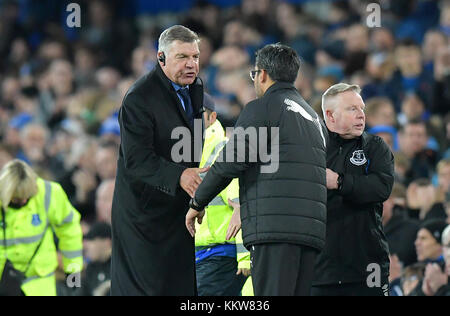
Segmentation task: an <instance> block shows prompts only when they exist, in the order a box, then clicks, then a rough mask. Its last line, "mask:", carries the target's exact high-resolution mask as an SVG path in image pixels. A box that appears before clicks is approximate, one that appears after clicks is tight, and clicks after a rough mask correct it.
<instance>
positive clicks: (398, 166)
mask: <svg viewBox="0 0 450 316" xmlns="http://www.w3.org/2000/svg"><path fill="white" fill-rule="evenodd" d="M410 168H411V161H410V160H409V159H408V157H406V155H405V154H404V153H402V152H396V153H395V154H394V172H395V181H396V182H398V183H401V184H403V185H406V184H407V181H406V180H407V176H408V172H409V170H410Z"/></svg>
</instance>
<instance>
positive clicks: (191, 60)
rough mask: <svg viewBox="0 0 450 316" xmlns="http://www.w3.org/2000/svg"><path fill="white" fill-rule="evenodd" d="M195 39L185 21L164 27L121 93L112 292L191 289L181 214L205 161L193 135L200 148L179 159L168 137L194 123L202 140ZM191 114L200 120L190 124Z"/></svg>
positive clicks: (190, 247) (190, 256)
mask: <svg viewBox="0 0 450 316" xmlns="http://www.w3.org/2000/svg"><path fill="white" fill-rule="evenodd" d="M198 42H199V39H198V37H197V35H196V34H195V33H194V32H192V31H191V30H189V29H187V28H185V27H183V26H180V25H176V26H173V27H171V28H169V29H167V30H165V31H164V32H163V33H162V34H161V36H160V38H159V48H158V60H159V64H158V65H156V67H155V69H154V70H153V71H151V72H150V73H148V74H147V75H145V76H143V77H142V78H140V79H139V80H138V81H136V83H135V84H134V85H133V86H132V87H131V88H130V90H129V91H128V92H127V94H126V96H125V98H124V100H123V104H122V107H121V109H120V114H119V123H120V131H121V146H120V155H119V160H118V169H117V177H116V187H115V191H114V199H113V208H112V229H113V230H112V232H113V234H112V235H113V239H112V242H113V250H112V275H111V294H112V295H196V292H197V291H196V285H195V284H196V282H195V257H194V253H195V251H194V239H193V238H192V237H191V236H190V235H189V233H188V232H187V231H186V229H185V228H184V217H185V215H186V213H187V211H188V204H189V196H193V193H194V192H195V190H196V189H197V187H198V185H199V184H200V182H201V178H200V176H199V173H201V172H204V171H206V169H198V168H197V167H198V162H199V161H200V155H201V146H200V148H198V147H199V146H194V137H188V138H189V140H188V141H187V143H188V145H191V148H194V149H195V148H198V149H199V150H198V151H199V152H194V150H191V148H185V147H183V157H184V158H185V159H184V160H182V161H181V162H180V160H179V159H178V158H179V157H176V155H178V154H179V153H178V152H177V151H176V150H174V148H177V146H174V145H176V144H177V143H179V141H178V140H177V139H174V138H176V135H175V134H177V135H178V134H179V133H178V132H177V131H180V129H181V131H185V132H186V131H187V133H188V134H190V135H188V136H191V135H194V125H195V127H196V128H195V129H196V131H197V132H198V130H200V133H195V136H196V137H195V138H197V139H196V144H198V142H200V144H201V142H202V133H203V131H202V121H201V117H202V104H203V86H202V85H201V84H200V83H199V80H198V79H197V74H198V72H199V54H200V52H199V48H198ZM195 119H200V121H195V124H194V120H195ZM182 134H183V133H182ZM184 134H185V133H184ZM198 134H200V135H198ZM174 135H175V137H174ZM183 141H184V142H186V140H185V139H183ZM196 154H198V157H197V156H196ZM186 155H187V156H186ZM186 157H187V158H186Z"/></svg>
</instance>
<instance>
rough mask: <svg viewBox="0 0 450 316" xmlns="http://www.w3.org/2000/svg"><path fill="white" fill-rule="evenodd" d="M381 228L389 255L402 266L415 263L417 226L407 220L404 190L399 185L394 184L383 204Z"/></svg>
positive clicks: (415, 223)
mask: <svg viewBox="0 0 450 316" xmlns="http://www.w3.org/2000/svg"><path fill="white" fill-rule="evenodd" d="M383 227H384V233H385V235H386V239H387V241H388V244H389V253H390V254H391V255H396V256H397V258H398V260H400V263H401V264H402V265H403V266H408V265H410V264H413V263H414V262H416V261H417V254H416V250H415V247H414V241H415V239H416V236H417V231H418V230H419V224H418V223H417V222H415V221H413V220H410V219H408V218H407V212H406V189H405V187H404V186H403V185H401V184H399V183H394V187H393V188H392V193H391V195H390V197H389V199H387V200H386V201H385V202H384V203H383Z"/></svg>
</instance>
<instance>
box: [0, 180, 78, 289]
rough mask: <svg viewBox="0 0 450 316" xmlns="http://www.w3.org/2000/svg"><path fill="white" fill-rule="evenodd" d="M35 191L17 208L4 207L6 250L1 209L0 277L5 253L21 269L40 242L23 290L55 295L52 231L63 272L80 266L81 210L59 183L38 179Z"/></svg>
mask: <svg viewBox="0 0 450 316" xmlns="http://www.w3.org/2000/svg"><path fill="white" fill-rule="evenodd" d="M37 185H38V193H37V194H36V195H35V196H33V197H32V198H31V199H30V200H29V202H28V204H27V205H25V206H23V207H22V208H20V209H12V208H9V207H7V208H5V211H6V212H5V217H6V253H5V247H4V239H5V236H4V232H3V227H1V225H3V219H2V217H1V213H0V219H2V220H1V221H0V277H1V273H2V272H3V268H4V265H5V256H7V258H8V259H9V261H11V262H12V264H13V265H14V268H15V269H17V270H20V271H22V272H24V270H25V269H26V266H27V264H28V262H29V261H30V258H31V257H32V255H33V253H34V252H35V250H36V249H37V247H38V245H39V243H40V242H41V240H42V244H41V246H40V248H39V250H38V252H37V253H36V255H35V257H34V258H33V260H32V261H31V263H30V266H29V268H28V270H27V271H26V275H25V276H26V279H25V281H24V283H23V285H22V291H23V292H24V293H25V295H27V296H34V295H39V296H52V295H56V283H55V270H56V268H57V266H58V259H57V252H56V246H55V242H54V238H53V232H54V233H55V235H56V237H57V239H58V248H59V251H60V252H61V254H62V262H63V265H64V272H66V273H67V274H72V273H77V272H80V271H81V270H82V268H83V254H82V248H83V234H82V231H81V226H80V214H79V213H78V211H77V210H75V208H74V207H73V206H72V205H71V204H70V202H69V200H68V198H67V195H66V193H65V192H64V190H63V189H62V188H61V186H60V185H59V184H58V183H55V182H48V181H44V180H42V179H38V180H37Z"/></svg>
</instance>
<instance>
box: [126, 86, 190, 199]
mask: <svg viewBox="0 0 450 316" xmlns="http://www.w3.org/2000/svg"><path fill="white" fill-rule="evenodd" d="M144 104H145V103H144V102H143V100H142V99H140V98H139V96H137V95H136V94H129V95H127V96H126V97H125V100H124V102H123V106H122V108H121V110H120V114H119V123H120V134H121V150H122V154H123V159H124V163H125V168H126V169H127V174H128V175H130V176H131V177H132V178H134V179H138V180H139V181H142V182H144V183H147V184H149V185H151V186H153V187H154V188H156V189H158V190H161V191H163V192H164V193H168V194H170V195H172V196H174V195H175V193H176V189H177V187H178V185H179V181H180V177H181V174H182V173H183V171H184V170H185V169H186V167H184V166H182V165H179V164H176V163H173V162H170V161H167V160H166V159H164V158H163V157H161V156H159V155H157V154H156V153H155V149H154V133H155V130H154V129H155V126H154V117H152V115H151V113H150V112H149V111H148V110H145V109H144ZM146 106H148V105H146Z"/></svg>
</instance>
